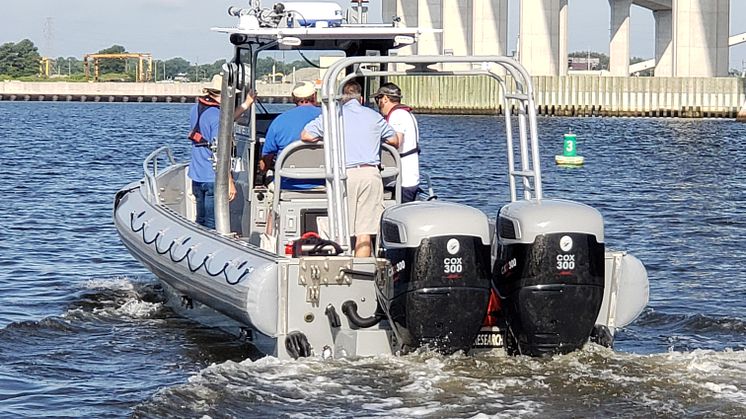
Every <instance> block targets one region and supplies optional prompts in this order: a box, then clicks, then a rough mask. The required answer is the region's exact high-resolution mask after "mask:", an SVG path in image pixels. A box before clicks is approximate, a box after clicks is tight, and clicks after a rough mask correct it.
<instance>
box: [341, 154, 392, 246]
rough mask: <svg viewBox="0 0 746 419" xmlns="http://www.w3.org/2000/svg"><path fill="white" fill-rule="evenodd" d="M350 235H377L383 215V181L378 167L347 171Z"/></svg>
mask: <svg viewBox="0 0 746 419" xmlns="http://www.w3.org/2000/svg"><path fill="white" fill-rule="evenodd" d="M347 211H348V215H349V225H350V235H352V236H356V235H359V234H376V233H378V225H379V223H380V222H381V214H383V181H382V180H381V172H380V171H379V170H378V168H377V167H351V168H348V169H347Z"/></svg>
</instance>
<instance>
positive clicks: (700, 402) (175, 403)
mask: <svg viewBox="0 0 746 419" xmlns="http://www.w3.org/2000/svg"><path fill="white" fill-rule="evenodd" d="M745 370H746V351H731V350H727V351H722V352H716V351H710V350H694V351H691V352H670V353H660V354H652V355H636V354H625V353H619V352H614V351H611V350H609V349H606V348H603V347H600V346H597V345H588V346H587V348H586V349H584V350H582V351H579V352H576V353H572V354H569V355H563V356H555V357H552V358H529V357H505V356H503V355H497V354H495V353H485V354H481V355H478V356H475V357H467V356H463V355H461V354H456V355H452V356H441V355H437V354H434V353H416V354H412V355H407V356H401V357H394V356H377V357H370V358H359V359H343V360H321V359H318V358H316V359H303V360H299V361H280V360H277V359H275V358H269V357H268V358H263V359H260V360H258V361H255V362H251V361H244V362H240V363H236V362H230V361H229V362H225V363H223V364H219V365H213V366H210V367H208V368H206V369H204V370H203V371H201V372H200V373H199V374H198V375H196V376H194V377H192V378H191V379H190V380H189V382H188V383H186V384H182V385H178V386H174V387H171V388H167V389H164V390H161V391H159V392H158V393H157V394H155V395H154V396H153V397H152V398H151V399H150V400H149V401H147V402H145V403H142V404H141V405H139V406H138V407H136V408H135V416H136V417H139V416H143V417H150V416H161V415H173V416H177V417H179V416H185V417H194V416H198V415H208V416H213V417H215V416H216V415H217V416H224V415H227V416H231V415H235V416H239V417H269V416H286V415H287V416H294V417H329V416H354V417H361V416H363V417H366V416H368V417H369V416H386V417H394V416H396V417H422V416H438V417H440V416H447V417H487V416H488V417H546V416H547V415H549V416H551V417H569V416H572V417H605V416H611V417H617V416H635V417H661V416H664V417H666V416H668V417H670V416H675V417H681V416H691V415H693V416H697V415H702V414H706V415H708V416H710V417H737V416H743V415H744V414H746V378H744V377H746V374H744V372H746V371H745ZM705 412H706V413H705Z"/></svg>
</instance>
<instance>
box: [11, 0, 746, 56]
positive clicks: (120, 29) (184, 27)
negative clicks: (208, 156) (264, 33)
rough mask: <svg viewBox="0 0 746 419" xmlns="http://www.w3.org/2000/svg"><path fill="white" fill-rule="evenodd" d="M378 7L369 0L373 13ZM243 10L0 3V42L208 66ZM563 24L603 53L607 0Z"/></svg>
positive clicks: (128, 0)
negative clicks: (225, 29) (233, 13)
mask: <svg viewBox="0 0 746 419" xmlns="http://www.w3.org/2000/svg"><path fill="white" fill-rule="evenodd" d="M276 1H278V0H274V1H272V0H264V2H263V3H264V4H265V5H271V4H272V3H274V2H276ZM295 1H304V0H295ZM379 1H380V0H371V3H372V6H375V5H376V4H379V3H378V2H379ZM509 1H510V12H509V13H510V23H509V28H508V31H509V36H510V45H509V47H508V50H509V51H512V50H514V49H515V43H516V41H515V39H516V34H517V31H518V22H517V18H518V1H519V0H509ZM338 2H339V3H340V4H343V5H346V4H348V2H347V1H344V0H338ZM247 4H248V1H247V0H243V1H241V0H66V1H60V0H2V16H3V18H4V19H3V24H2V25H0V43H5V42H18V41H20V40H21V39H24V38H28V39H31V40H32V41H33V42H34V43H35V44H36V45H37V46H38V47H39V51H40V53H41V54H42V55H44V56H52V57H58V56H65V57H67V56H75V57H78V58H80V59H82V56H83V54H87V53H92V52H96V51H99V50H101V49H103V48H107V47H109V46H111V45H114V44H119V45H123V46H124V47H126V48H127V50H128V51H132V52H150V53H152V54H153V57H154V58H156V59H168V58H172V57H183V58H185V59H187V60H189V61H191V62H200V63H206V62H213V61H215V60H217V59H220V58H226V57H228V56H230V54H231V49H230V46H229V43H228V42H227V37H226V36H225V35H223V34H219V33H214V32H211V31H210V30H209V28H210V27H214V26H234V25H235V24H236V19H235V18H233V17H230V16H228V14H227V13H226V11H227V9H228V6H246V5H247ZM632 9H633V10H632V17H631V23H632V44H631V54H632V55H633V56H639V57H642V58H653V55H654V48H655V46H654V26H653V15H652V13H651V12H650V11H648V10H645V9H642V8H639V7H636V6H635V7H633V8H632ZM376 15H377V14H376ZM569 20H570V22H569V23H570V39H569V49H570V51H580V50H588V49H590V50H593V51H599V52H606V53H608V50H609V45H608V43H609V41H608V40H609V3H608V0H570V1H569ZM730 25H731V27H730V34H731V35H735V34H739V33H744V32H746V0H731V22H730ZM743 61H746V44H741V45H738V46H735V47H732V48H731V61H730V64H731V65H730V67H731V68H737V69H741V68H742V67H743V66H744V65H746V64H744V63H743Z"/></svg>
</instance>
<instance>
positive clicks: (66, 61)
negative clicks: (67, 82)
mask: <svg viewBox="0 0 746 419" xmlns="http://www.w3.org/2000/svg"><path fill="white" fill-rule="evenodd" d="M54 72H55V74H60V75H66V76H72V75H76V74H83V72H84V69H83V61H81V60H79V59H77V58H75V57H67V58H65V57H57V58H56V59H55V60H54Z"/></svg>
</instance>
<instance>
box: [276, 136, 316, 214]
mask: <svg viewBox="0 0 746 419" xmlns="http://www.w3.org/2000/svg"><path fill="white" fill-rule="evenodd" d="M282 179H326V168H325V162H324V146H323V144H320V143H304V142H302V141H296V142H294V143H291V144H290V145H288V146H287V147H285V149H284V150H282V153H280V155H279V156H277V161H276V162H275V178H274V190H275V193H274V202H273V207H274V208H277V205H278V204H279V201H280V200H282V201H289V200H294V199H306V198H318V199H326V187H324V186H318V187H316V188H313V189H282V187H281V185H282Z"/></svg>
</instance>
